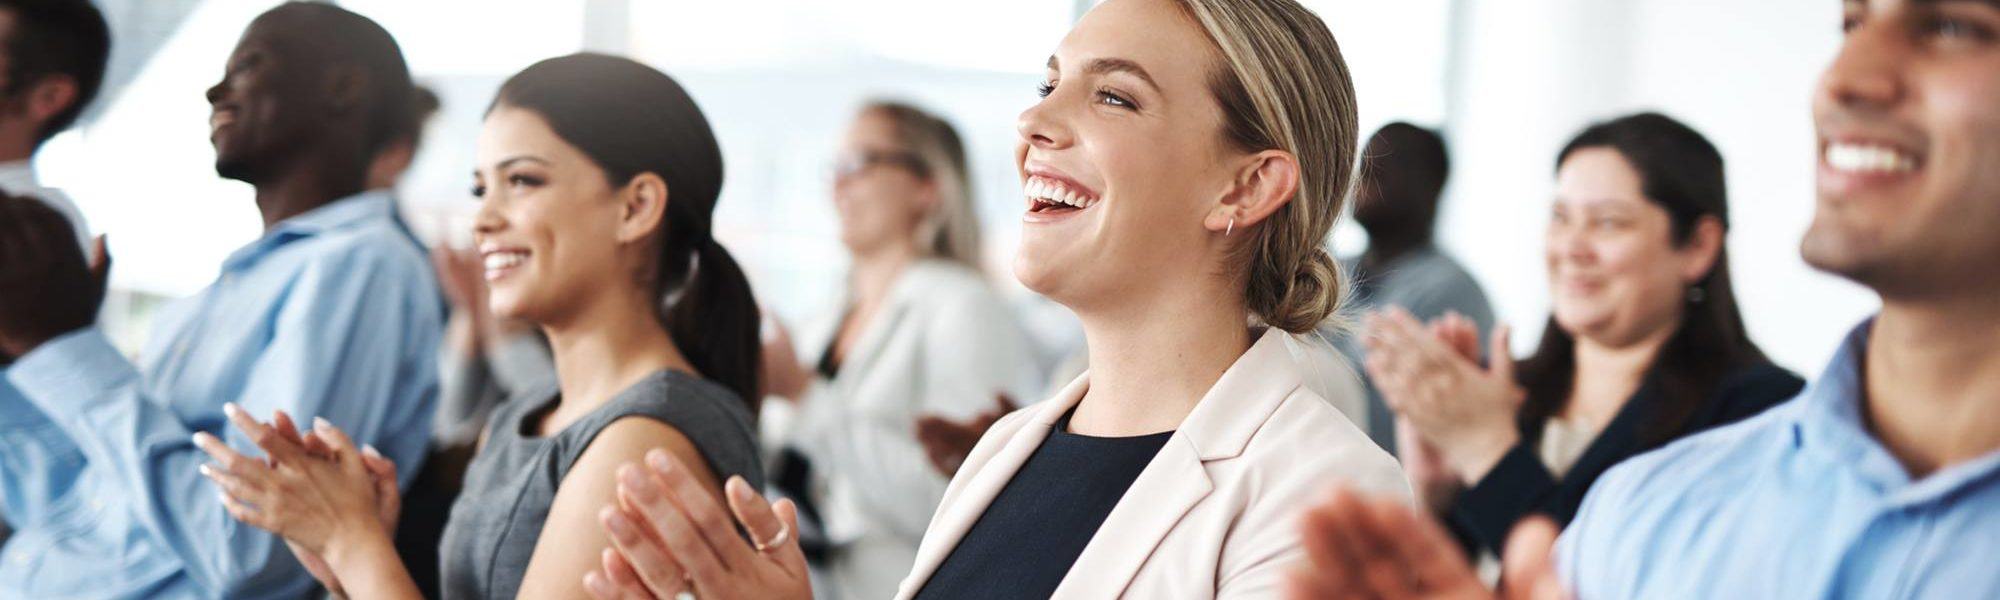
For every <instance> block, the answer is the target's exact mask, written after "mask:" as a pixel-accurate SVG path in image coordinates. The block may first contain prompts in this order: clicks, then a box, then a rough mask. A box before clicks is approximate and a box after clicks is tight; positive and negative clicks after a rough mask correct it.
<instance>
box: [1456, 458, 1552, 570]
mask: <svg viewBox="0 0 2000 600" xmlns="http://www.w3.org/2000/svg"><path fill="white" fill-rule="evenodd" d="M1556 485H1557V482H1556V479H1555V476H1554V474H1551V473H1550V472H1549V469H1548V467H1547V466H1545V465H1543V464H1542V459H1541V457H1538V456H1536V455H1535V452H1534V450H1532V449H1530V448H1529V447H1528V445H1527V444H1515V445H1514V447H1513V448H1511V449H1509V450H1508V451H1507V454H1506V455H1505V456H1503V457H1501V458H1500V463H1499V464H1496V465H1494V466H1493V470H1491V471H1488V472H1487V473H1486V477H1484V478H1482V479H1480V480H1479V483H1478V484H1475V485H1473V486H1472V487H1470V488H1467V489H1466V490H1465V491H1464V492H1463V493H1460V494H1459V496H1458V502H1457V503H1456V504H1455V505H1454V506H1453V512H1455V513H1457V516H1458V519H1459V520H1460V522H1462V523H1463V524H1464V525H1465V526H1466V528H1467V529H1469V530H1470V533H1472V535H1473V537H1475V538H1477V541H1478V542H1479V543H1480V544H1481V545H1483V546H1485V547H1486V548H1487V549H1490V550H1492V551H1493V553H1494V554H1499V553H1500V549H1501V548H1503V547H1505V545H1506V543H1507V534H1508V533H1509V532H1511V531H1513V529H1514V524H1515V522H1517V521H1520V520H1521V518H1522V517H1526V516H1528V515H1529V514H1531V513H1534V512H1536V511H1537V510H1540V508H1541V505H1542V503H1543V502H1544V501H1545V499H1546V498H1547V497H1548V495H1549V493H1550V492H1551V491H1553V490H1555V489H1556Z"/></svg>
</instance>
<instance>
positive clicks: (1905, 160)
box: [1825, 143, 1917, 173]
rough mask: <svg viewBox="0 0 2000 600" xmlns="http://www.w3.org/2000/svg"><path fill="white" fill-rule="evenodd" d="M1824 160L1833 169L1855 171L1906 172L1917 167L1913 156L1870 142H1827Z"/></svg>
mask: <svg viewBox="0 0 2000 600" xmlns="http://www.w3.org/2000/svg"><path fill="white" fill-rule="evenodd" d="M1825 160H1826V164H1827V166H1829V167H1833V168H1834V170H1837V171H1848V172H1856V173H1908V172H1911V171H1915V170H1916V169H1917V159H1916V158H1915V157H1912V156H1910V155H1909V154H1907V153H1905V152H1903V151H1901V150H1897V149H1895V148H1891V147H1888V146H1876V145H1872V144H1842V143H1836V144H1828V145H1827V146H1826V156H1825Z"/></svg>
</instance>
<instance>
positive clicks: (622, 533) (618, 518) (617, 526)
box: [599, 506, 632, 540]
mask: <svg viewBox="0 0 2000 600" xmlns="http://www.w3.org/2000/svg"><path fill="white" fill-rule="evenodd" d="M599 516H600V517H602V518H603V520H604V527H605V528H607V529H610V530H611V535H615V536H618V539H619V540H629V539H632V522H631V521H628V520H626V519H625V515H622V514H618V511H616V510H612V509H611V507H609V506H606V507H604V511H603V512H601V513H599Z"/></svg>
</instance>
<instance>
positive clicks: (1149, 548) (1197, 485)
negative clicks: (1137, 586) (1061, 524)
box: [1052, 433, 1215, 598]
mask: <svg viewBox="0 0 2000 600" xmlns="http://www.w3.org/2000/svg"><path fill="white" fill-rule="evenodd" d="M1214 489H1215V487H1214V485H1213V484H1212V483H1211V482H1210V481H1209V478H1208V471H1207V470H1206V469H1203V468H1202V465H1201V456H1200V454H1199V453H1198V452H1197V451H1196V450H1195V447H1194V444H1193V443H1191V442H1190V441H1189V440H1188V438H1187V437H1186V436H1185V435H1182V434H1179V433H1176V434H1174V436H1173V437H1171V438H1168V439H1167V443H1166V445H1164V446H1161V447H1160V454H1159V455H1158V456H1155V457H1153V462H1151V463H1148V464H1147V465H1146V469H1145V470H1144V471H1140V472H1139V478H1138V479H1134V480H1133V481H1132V487H1131V488H1128V489H1126V490H1125V497H1124V498H1123V499H1121V500H1119V501H1118V506H1116V507H1114V508H1112V509H1111V514H1110V515H1107V516H1105V518H1104V524H1103V525H1101V526H1099V527H1098V528H1097V535H1096V536H1094V537H1092V538H1091V540H1090V544H1089V545H1086V546H1084V548H1083V554H1082V555H1079V556H1077V558H1076V564H1074V565H1071V566H1070V569H1069V575H1068V576H1065V577H1063V581H1062V584H1061V585H1059V586H1057V587H1056V591H1055V594H1054V595H1053V596H1052V597H1054V598H1116V597H1118V596H1119V595H1120V594H1122V593H1124V591H1125V588H1126V586H1129V585H1131V583H1132V578H1133V577H1136V576H1138V574H1139V567H1141V566H1143V565H1145V564H1146V559H1148V558H1151V557H1152V556H1153V551H1154V550H1155V549H1156V548H1158V547H1159V545H1160V541H1161V540H1164V539H1166V537H1167V532H1170V531H1173V529H1174V525H1175V524H1177V523H1179V522H1180V520H1181V517H1184V516H1186V515H1187V513H1188V511H1189V510H1191V509H1193V508H1194V506H1195V505H1196V504H1198V503H1200V502H1201V500H1202V499H1203V498H1207V497H1208V494H1209V492H1211V491H1213V490H1214ZM1107 534H1109V535H1107Z"/></svg>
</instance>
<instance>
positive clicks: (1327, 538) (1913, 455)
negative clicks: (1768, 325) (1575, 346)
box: [1293, 0, 2000, 600]
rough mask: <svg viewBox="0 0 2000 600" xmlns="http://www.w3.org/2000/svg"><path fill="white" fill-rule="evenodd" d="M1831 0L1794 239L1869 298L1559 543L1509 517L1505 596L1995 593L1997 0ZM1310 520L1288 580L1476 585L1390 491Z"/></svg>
mask: <svg viewBox="0 0 2000 600" xmlns="http://www.w3.org/2000/svg"><path fill="white" fill-rule="evenodd" d="M1842 7H1843V10H1844V11H1845V13H1846V14H1845V19H1844V22H1845V28H1846V30H1847V34H1846V40H1845V42H1844V43H1843V45H1842V48H1841V52H1840V54H1839V55H1838V57H1836V58H1835V59H1834V62H1833V64H1832V65H1831V66H1830V67H1829V68H1828V69H1827V71H1826V72H1825V74H1824V75H1823V77H1822V78H1821V80H1820V84H1819V88H1818V90H1817V92H1816V93H1815V95H1814V97H1813V115H1814V120H1815V123H1816V125H1817V128H1818V131H1819V149H1820V156H1819V173H1818V187H1819V201H1818V205H1817V209H1816V212H1815V214H1814V217H1813V223H1812V227H1811V228H1810V229H1809V230H1808V231H1807V233H1806V236H1805V241H1804V243H1803V244H1802V245H1801V253H1802V254H1803V255H1804V258H1805V260H1806V262H1807V263H1809V264H1811V265H1813V266H1814V267H1815V268H1818V269H1821V270H1824V271H1827V272H1830V273H1833V274H1836V275H1839V276H1841V277H1845V278H1847V279H1849V280H1852V281H1854V282H1856V283H1860V284H1862V285H1865V286H1867V287H1868V288H1870V289H1872V290H1874V291H1875V292H1876V293H1877V294H1879V295H1880V296H1881V298H1882V310H1881V312H1880V313H1878V314H1877V315H1876V316H1875V317H1874V318H1872V319H1869V320H1868V321H1866V322H1864V323H1862V324H1861V325H1860V326H1858V327H1856V328H1855V329H1854V330H1853V332H1852V333H1851V334H1850V335H1849V336H1848V337H1847V339H1846V340H1845V341H1844V342H1843V343H1842V344H1841V347H1840V348H1839V350H1838V352H1837V353H1836V354H1835V355H1834V357H1833V361H1832V363H1831V364H1829V365H1828V366H1827V367H1826V369H1825V371H1824V372H1822V373H1821V375H1820V377H1819V379H1818V380H1817V381H1815V382H1813V383H1812V384H1811V385H1810V386H1808V387H1807V388H1806V389H1805V391H1804V392H1802V393H1801V394H1800V395H1799V396H1798V397H1797V398H1794V399H1792V400H1790V401H1788V402H1787V403H1785V404H1782V405H1779V406H1777V407H1774V408H1772V409H1770V410H1768V411H1766V412H1765V413H1763V414H1762V415H1759V416H1757V417H1754V418H1752V419H1750V420H1747V421H1744V422H1741V423H1737V424H1735V425H1731V426H1727V427H1723V428H1719V429H1715V430H1713V431H1710V432H1708V433H1703V434H1699V435H1695V436H1691V437H1689V438H1686V439H1683V440H1681V441H1679V442H1676V443H1674V444H1671V445H1669V446H1667V447H1665V448H1662V449H1660V450H1658V451H1655V452H1652V453H1649V454H1645V455H1641V456H1639V457H1636V458H1633V459H1630V460H1628V461H1626V462H1624V463H1623V464H1620V465H1619V466H1617V467H1615V468H1613V469H1612V470H1611V471H1609V472H1608V473H1606V474H1605V475H1604V477H1602V478H1600V479H1598V481H1597V483H1596V485H1594V486H1592V488H1591V490H1590V493H1589V495H1588V496H1586V497H1585V499H1584V502H1583V506H1582V508H1581V510H1580V511H1579V512H1578V514H1577V515H1576V518H1575V519H1574V520H1573V521H1571V522H1570V525H1569V529H1568V530H1567V531H1564V532H1563V533H1562V538H1561V541H1560V542H1558V543H1556V554H1557V556H1556V560H1555V563H1556V566H1554V567H1550V565H1549V564H1548V561H1547V560H1546V559H1547V556H1548V549H1549V545H1550V542H1552V541H1553V540H1554V539H1555V537H1554V533H1553V527H1552V525H1550V524H1549V523H1548V522H1547V521H1537V522H1531V523H1529V524H1524V525H1523V526H1522V527H1520V528H1518V531H1517V532H1516V535H1515V536H1514V539H1513V540H1512V541H1510V543H1509V545H1508V548H1507V556H1506V557H1505V559H1506V562H1507V565H1508V569H1507V576H1506V577H1507V578H1508V579H1507V581H1508V582H1509V585H1508V586H1507V589H1505V590H1503V595H1504V596H1506V597H1509V598H1529V597H1532V598H1553V597H1558V596H1561V595H1563V592H1562V590H1561V588H1564V587H1567V588H1568V590H1569V591H1570V592H1572V593H1573V594H1574V596H1575V597H1577V598H1583V599H1585V600H1594V599H1600V598H1869V599H1873V598H1996V597H2000V352H1996V351H1995V350H1996V345H2000V277H1995V276H1994V274H1995V272H1996V271H1995V266H1994V265H1995V263H1996V260H2000V235H1995V231H2000V176H1997V175H1996V174H2000V2H1996V1H1995V0H1847V1H1846V2H1844V3H1843V4H1842ZM1801 300H1804V299H1801ZM1306 522H1307V525H1306V527H1305V536H1306V538H1305V545H1306V547H1307V549H1308V552H1307V553H1308V555H1309V556H1311V557H1312V566H1313V567H1314V569H1313V570H1302V571H1300V575H1299V576H1297V577H1296V578H1295V580H1294V581H1293V585H1294V587H1295V589H1296V590H1299V591H1300V594H1298V595H1299V596H1301V597H1311V596H1327V597H1332V596H1335V595H1342V594H1357V593H1358V594H1362V595H1368V594H1373V595H1375V596H1379V597H1385V598H1387V597H1398V598H1400V597H1418V598H1442V597H1450V598H1477V597H1482V596H1485V595H1486V593H1487V591H1486V590H1485V589H1483V588H1482V587H1480V586H1479V584H1478V582H1477V580H1476V578H1475V577H1474V576H1473V574H1472V571H1471V569H1470V568H1469V567H1468V566H1467V565H1466V564H1465V561H1464V560H1463V559H1462V558H1459V557H1458V556H1457V555H1456V553H1455V552H1453V551H1452V548H1451V542H1450V541H1449V540H1448V539H1447V538H1445V537H1444V535H1443V534H1442V533H1441V530H1440V529H1439V528H1438V527H1436V526H1435V524H1431V523H1426V522H1424V521H1422V520H1420V517H1418V516H1416V515H1414V514H1412V513H1411V511H1410V510H1409V509H1408V508H1407V507H1402V506H1398V505H1396V504H1394V503H1391V502H1380V501H1371V500H1357V499H1355V498H1354V497H1353V496H1352V495H1348V494H1336V495H1335V496H1334V497H1333V498H1332V499H1331V500H1329V501H1328V502H1327V504H1325V505H1323V506H1321V507H1318V508H1315V509H1313V510H1312V511H1311V512H1310V513H1309V514H1308V516H1307V518H1306ZM1355 540H1362V541H1365V542H1368V543H1354V541H1355ZM1552 569H1553V570H1552Z"/></svg>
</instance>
